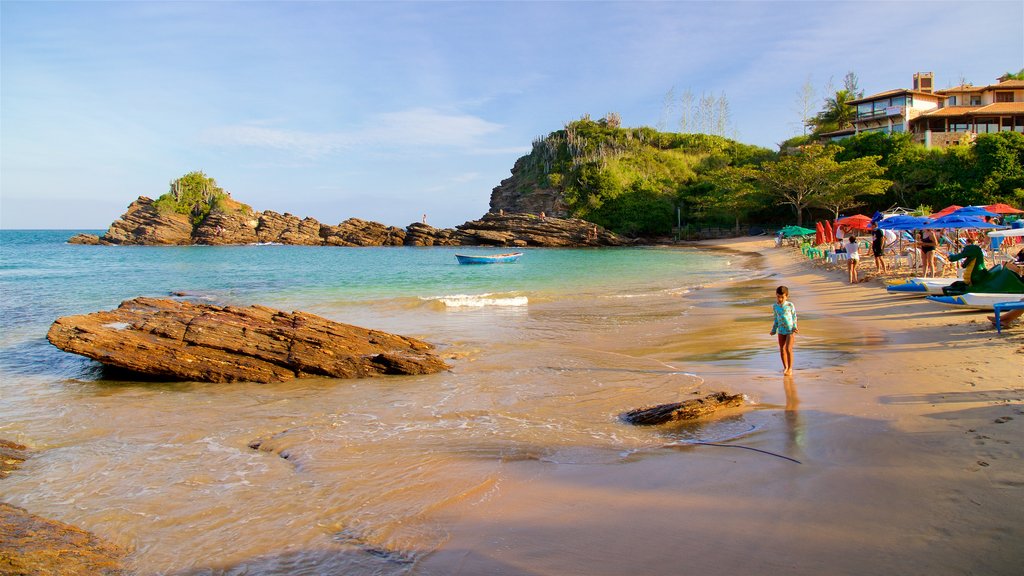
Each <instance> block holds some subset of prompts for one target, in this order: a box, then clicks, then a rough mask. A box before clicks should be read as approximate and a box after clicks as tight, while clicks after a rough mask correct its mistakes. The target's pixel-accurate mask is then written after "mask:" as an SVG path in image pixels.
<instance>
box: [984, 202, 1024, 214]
mask: <svg viewBox="0 0 1024 576" xmlns="http://www.w3.org/2000/svg"><path fill="white" fill-rule="evenodd" d="M984 208H985V210H988V211H989V212H995V213H996V214H1024V210H1017V209H1016V208H1014V207H1013V206H1010V205H1009V204H989V205H988V206H985V207H984Z"/></svg>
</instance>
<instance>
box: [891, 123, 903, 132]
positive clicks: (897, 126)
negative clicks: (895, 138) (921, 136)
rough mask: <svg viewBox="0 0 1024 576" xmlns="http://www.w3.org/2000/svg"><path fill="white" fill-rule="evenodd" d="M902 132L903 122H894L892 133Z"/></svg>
mask: <svg viewBox="0 0 1024 576" xmlns="http://www.w3.org/2000/svg"><path fill="white" fill-rule="evenodd" d="M902 132H903V123H902V122H900V123H899V124H893V125H892V133H893V134H900V133H902Z"/></svg>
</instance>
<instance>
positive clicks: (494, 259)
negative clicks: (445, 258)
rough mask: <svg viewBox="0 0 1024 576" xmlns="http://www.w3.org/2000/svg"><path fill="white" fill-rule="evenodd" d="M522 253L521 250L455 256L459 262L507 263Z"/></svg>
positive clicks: (517, 258) (513, 260)
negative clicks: (505, 252)
mask: <svg viewBox="0 0 1024 576" xmlns="http://www.w3.org/2000/svg"><path fill="white" fill-rule="evenodd" d="M522 255H523V253H522V252H509V253H507V254H486V255H484V254H482V255H471V254H456V255H455V258H456V259H458V261H459V264H507V263H510V262H515V261H516V260H519V257H520V256H522Z"/></svg>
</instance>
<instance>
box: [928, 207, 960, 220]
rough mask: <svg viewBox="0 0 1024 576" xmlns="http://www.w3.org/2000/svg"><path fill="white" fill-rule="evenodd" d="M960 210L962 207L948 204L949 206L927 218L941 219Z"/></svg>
mask: <svg viewBox="0 0 1024 576" xmlns="http://www.w3.org/2000/svg"><path fill="white" fill-rule="evenodd" d="M961 208H963V206H957V205H956V204H950V205H949V206H946V207H945V208H943V209H942V210H939V211H938V212H936V213H935V214H932V215H931V216H929V218H941V217H943V216H945V215H946V214H952V213H953V211H954V210H959V209H961Z"/></svg>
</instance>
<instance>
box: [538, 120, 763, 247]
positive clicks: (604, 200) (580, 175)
mask: <svg viewBox="0 0 1024 576" xmlns="http://www.w3.org/2000/svg"><path fill="white" fill-rule="evenodd" d="M773 156H774V154H773V152H771V151H770V150H768V149H765V148H759V147H757V146H749V145H745V144H740V143H738V142H735V141H733V140H729V139H727V138H722V137H720V136H709V135H706V134H677V133H670V132H658V131H657V130H654V129H653V128H647V127H643V128H621V127H619V126H618V121H617V118H616V117H615V116H614V115H611V116H609V118H606V119H602V120H599V121H593V120H590V119H589V118H586V117H584V118H583V119H581V120H577V121H575V122H570V123H569V124H567V125H566V127H565V129H564V130H559V131H557V132H552V133H551V134H550V135H548V136H547V137H546V138H542V139H538V140H536V141H535V142H534V143H533V150H532V151H531V153H530V155H529V156H528V157H527V158H526V163H525V169H524V170H523V171H522V172H521V173H519V174H518V176H519V178H520V180H519V186H520V191H521V192H522V193H529V191H531V190H533V189H535V188H547V189H555V190H558V191H559V192H561V195H562V198H563V200H564V201H565V203H566V205H567V206H568V208H569V211H570V213H571V215H572V216H573V217H576V218H583V219H586V220H589V221H591V222H594V223H597V224H600V225H602V226H604V227H606V228H609V229H611V230H614V231H615V232H619V233H623V234H629V235H643V234H664V233H667V232H668V231H669V230H671V228H672V226H673V225H674V224H675V220H676V207H677V206H680V205H681V204H682V203H683V202H684V200H685V198H686V197H687V196H688V194H687V191H688V190H689V187H691V186H693V185H695V184H698V183H700V182H702V181H704V180H708V179H710V178H711V175H713V174H714V173H716V172H717V171H719V170H721V169H723V168H726V167H741V166H752V165H756V164H758V163H760V162H761V161H764V160H767V159H770V158H772V157H773Z"/></svg>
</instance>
